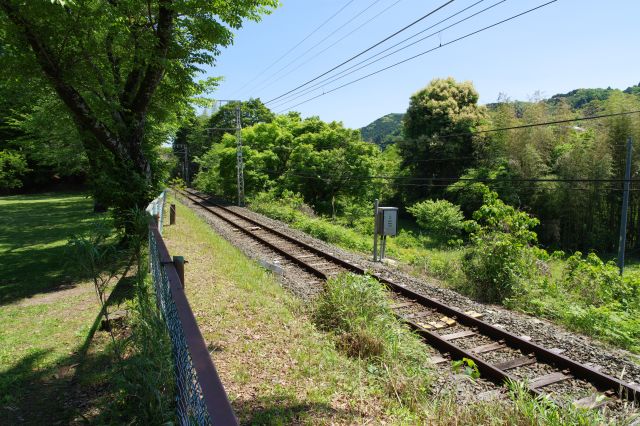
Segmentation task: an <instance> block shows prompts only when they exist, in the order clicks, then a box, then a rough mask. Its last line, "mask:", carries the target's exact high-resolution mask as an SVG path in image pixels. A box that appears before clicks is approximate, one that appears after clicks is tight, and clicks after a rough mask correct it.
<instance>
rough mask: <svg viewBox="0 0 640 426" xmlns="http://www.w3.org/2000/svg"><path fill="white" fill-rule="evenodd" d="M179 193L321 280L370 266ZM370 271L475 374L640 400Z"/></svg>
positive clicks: (581, 396) (580, 394)
mask: <svg viewBox="0 0 640 426" xmlns="http://www.w3.org/2000/svg"><path fill="white" fill-rule="evenodd" d="M181 194H182V195H183V196H185V197H186V198H188V199H189V200H191V201H192V202H193V203H196V204H198V205H199V206H200V207H202V208H203V209H205V210H207V211H208V212H210V213H212V214H214V215H215V216H217V217H218V218H220V219H222V220H223V221H224V222H226V223H228V224H229V225H230V226H232V227H233V228H234V229H237V230H238V231H240V232H243V233H245V234H246V235H249V236H250V237H251V238H253V239H254V240H256V241H258V242H259V243H260V244H263V245H265V246H267V247H268V248H270V249H271V250H273V251H275V252H277V253H278V254H280V255H281V256H282V257H283V258H284V259H287V261H289V262H291V263H294V264H296V265H297V266H299V267H300V268H303V269H305V270H307V271H308V272H310V273H311V274H313V275H315V276H316V277H318V278H319V279H320V280H321V281H324V280H327V279H329V278H331V277H334V276H336V275H338V274H339V273H341V272H345V271H348V272H352V273H356V274H369V273H368V271H366V270H365V269H363V268H361V267H360V266H358V265H357V264H355V263H352V262H349V261H345V260H342V259H340V258H338V257H336V256H334V255H333V254H331V253H327V252H325V251H323V250H320V249H318V248H316V247H313V246H311V245H309V244H307V243H305V242H303V241H300V240H298V239H296V238H294V237H292V236H290V235H287V234H285V233H283V232H281V231H278V230H276V229H273V228H271V227H270V226H268V225H266V224H264V223H261V222H259V221H256V220H254V219H251V218H249V217H247V216H245V215H243V214H240V213H238V212H236V211H234V210H232V209H229V208H227V207H225V206H223V205H221V204H218V203H215V202H211V201H209V200H208V199H207V198H206V197H203V196H202V195H200V194H198V193H196V192H194V191H188V192H183V191H181ZM369 275H371V276H373V277H375V278H376V279H377V280H378V281H380V282H382V283H384V284H385V285H386V286H387V287H388V288H389V289H390V290H391V291H392V294H393V299H394V301H393V304H392V308H393V309H394V311H395V312H396V315H397V316H398V317H399V318H401V319H402V320H403V321H404V322H406V323H407V324H408V325H409V326H410V327H411V328H412V329H414V330H415V332H416V333H417V334H419V335H420V336H421V337H422V338H423V339H424V340H425V341H426V342H427V343H428V344H430V345H431V346H433V347H434V348H436V349H437V350H439V351H440V352H441V353H442V354H446V355H448V356H449V357H450V358H451V359H462V358H467V359H470V360H473V362H475V364H476V365H477V366H478V370H479V372H480V374H481V375H482V376H483V377H485V378H486V379H489V380H491V381H493V382H494V383H496V384H503V383H505V381H507V380H526V381H527V382H528V383H529V391H530V392H531V393H532V394H534V395H540V394H542V393H545V394H549V395H550V396H551V397H552V398H553V399H554V400H556V401H561V400H562V401H564V403H566V402H572V403H574V404H576V405H578V406H583V407H591V408H595V407H600V406H604V405H610V406H611V407H612V409H613V406H614V405H616V404H619V403H622V402H623V401H625V400H626V401H631V402H634V403H635V404H636V405H639V404H640V388H638V387H636V386H634V385H630V384H628V383H625V382H623V381H621V380H619V379H617V378H615V377H611V376H609V375H606V374H604V373H602V372H600V371H598V368H597V367H592V366H588V365H585V364H582V363H579V362H576V361H574V360H572V359H570V358H568V357H565V356H563V355H562V354H561V352H562V351H561V350H555V349H547V348H545V347H542V346H540V345H537V344H535V343H533V342H531V341H530V340H531V339H530V338H528V337H526V336H516V335H515V334H512V333H509V332H508V331H506V330H503V329H502V328H499V327H496V326H494V325H492V324H489V323H487V322H484V321H482V319H481V318H480V317H481V316H480V315H479V314H477V313H475V312H462V311H460V310H458V309H456V308H453V307H450V306H447V305H446V304H443V303H441V302H439V301H437V300H435V299H431V298H428V297H425V296H423V295H421V294H418V293H416V292H413V291H411V290H409V289H408V288H406V287H405V286H404V285H402V284H399V283H395V282H393V281H392V280H390V279H387V278H385V277H384V276H382V274H375V273H373V274H369ZM446 360H447V359H446V358H442V359H440V360H439V361H446ZM439 361H438V360H436V363H437V362H439ZM561 403H562V402H561Z"/></svg>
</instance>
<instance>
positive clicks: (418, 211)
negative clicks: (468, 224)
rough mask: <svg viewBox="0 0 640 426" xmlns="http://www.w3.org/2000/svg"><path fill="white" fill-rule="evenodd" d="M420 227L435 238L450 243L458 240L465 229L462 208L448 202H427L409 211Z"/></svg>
mask: <svg viewBox="0 0 640 426" xmlns="http://www.w3.org/2000/svg"><path fill="white" fill-rule="evenodd" d="M407 211H409V213H411V214H412V215H413V216H414V217H415V218H416V221H417V222H418V225H420V227H422V228H423V229H425V230H426V231H428V232H430V233H431V234H432V235H433V236H434V237H435V238H437V239H439V240H442V241H448V240H454V241H455V240H457V239H458V237H459V236H460V234H461V233H462V231H463V230H464V227H465V220H464V215H463V214H462V211H461V210H460V207H459V206H457V205H455V204H452V203H450V202H449V201H447V200H435V201H434V200H426V201H422V202H419V203H416V204H414V205H413V206H411V207H409V208H408V209H407Z"/></svg>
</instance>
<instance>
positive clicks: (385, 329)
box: [312, 274, 431, 405]
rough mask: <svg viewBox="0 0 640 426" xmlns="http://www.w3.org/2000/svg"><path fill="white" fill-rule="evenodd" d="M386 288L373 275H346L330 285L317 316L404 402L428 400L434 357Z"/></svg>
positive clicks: (324, 327)
mask: <svg viewBox="0 0 640 426" xmlns="http://www.w3.org/2000/svg"><path fill="white" fill-rule="evenodd" d="M389 300H390V299H389V298H388V293H387V290H386V288H385V287H384V286H383V285H382V284H380V283H379V282H378V281H376V280H374V279H373V278H371V277H366V276H361V275H354V274H342V275H340V276H338V277H337V278H334V279H331V280H329V281H328V282H327V284H326V287H325V292H324V293H323V294H322V295H321V296H320V298H319V299H318V300H317V302H316V304H315V306H314V310H313V312H312V318H313V321H314V323H315V324H316V325H317V327H318V328H319V329H321V330H324V331H326V332H330V333H333V334H335V338H336V347H337V348H338V349H339V350H340V351H342V352H343V353H345V354H346V355H348V356H351V357H357V358H360V359H362V360H364V361H365V362H366V363H367V366H366V368H367V371H368V372H369V373H372V374H374V375H375V376H376V377H377V379H378V380H380V382H381V384H382V385H383V387H384V389H386V390H387V392H388V393H389V394H390V395H393V396H395V397H397V398H399V400H400V401H401V402H402V403H406V404H411V405H415V404H419V403H421V402H424V401H425V399H426V396H427V393H426V390H427V389H428V385H429V381H430V376H431V375H430V372H429V368H428V366H429V357H428V353H427V351H426V350H425V347H424V344H423V343H422V341H421V340H420V338H419V337H418V336H416V335H415V334H413V333H412V332H411V331H409V330H408V329H407V328H406V326H404V325H403V324H401V323H400V322H399V321H398V320H397V319H396V318H395V316H394V315H393V312H392V311H391V308H390V303H389Z"/></svg>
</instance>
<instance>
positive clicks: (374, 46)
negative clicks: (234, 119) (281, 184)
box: [266, 0, 557, 103]
mask: <svg viewBox="0 0 640 426" xmlns="http://www.w3.org/2000/svg"><path fill="white" fill-rule="evenodd" d="M454 1H455V0H449V1H447V2H446V3H444V4H442V5H440V6H438V7H437V8H435V9H433V10H432V11H430V12H429V13H427V14H426V15H423V16H421V17H420V18H418V19H416V20H415V21H413V22H412V23H410V24H408V25H406V26H404V27H403V28H401V29H399V30H398V31H396V32H395V33H393V34H391V35H389V36H387V37H385V38H384V39H382V40H380V41H379V42H377V43H375V44H374V45H372V46H369V47H368V48H366V49H364V50H363V51H361V52H360V53H357V54H355V55H354V56H352V57H351V58H349V59H347V60H346V61H344V62H342V63H340V64H339V65H336V66H335V67H333V68H331V69H330V70H329V71H325V72H324V73H322V74H320V75H318V76H316V77H314V78H312V79H311V80H309V81H307V82H305V83H303V84H302V85H300V86H298V87H296V88H294V89H292V90H290V91H288V92H286V93H284V94H282V95H280V96H277V97H275V98H273V99H270V100H269V101H267V102H266V103H269V102H272V101H275V100H277V99H280V98H281V97H283V96H285V95H288V94H289V93H291V92H293V91H294V90H298V89H299V88H300V87H303V86H306V85H307V84H309V83H312V82H314V81H316V80H317V79H319V78H321V77H324V76H325V75H327V74H328V73H330V72H332V71H334V70H336V69H338V68H340V67H341V66H343V65H344V64H347V63H349V62H351V61H353V60H354V59H356V58H358V57H360V56H362V55H364V54H365V53H367V52H368V51H370V50H371V49H374V48H376V47H378V46H380V45H381V44H382V43H384V42H386V41H387V40H389V39H391V38H393V37H395V36H397V35H398V34H400V33H402V32H403V31H406V30H408V29H409V28H411V27H412V26H414V25H415V24H417V23H419V22H421V21H423V20H425V19H426V18H428V17H429V16H431V15H433V14H434V13H436V12H438V11H439V10H440V9H442V8H444V7H446V6H448V5H449V4H451V3H453V2H454ZM554 1H557V0H554Z"/></svg>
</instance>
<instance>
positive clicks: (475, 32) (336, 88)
mask: <svg viewBox="0 0 640 426" xmlns="http://www.w3.org/2000/svg"><path fill="white" fill-rule="evenodd" d="M557 1H558V0H551V1H548V2H546V3H543V4H541V5H539V6H536V7H534V8H531V9H528V10H525V11H524V12H521V13H518V14H517V15H513V16H511V17H509V18H506V19H503V20H501V21H498V22H496V23H494V24H491V25H487V26H486V27H483V28H480V29H478V30H475V31H472V32H470V33H467V34H465V35H463V36H460V37H458V38H456V39H454V40H451V41H449V42H447V43H442V44H440V45H439V46H436V47H433V48H431V49H428V50H425V51H423V52H420V53H418V54H416V55H413V56H411V57H409V58H406V59H403V60H402V61H398V62H396V63H393V64H391V65H389V66H386V67H384V68H381V69H379V70H377V71H374V72H372V73H369V74H366V75H364V76H362V77H359V78H357V79H355V80H352V81H350V82H348V83H345V84H343V85H341V86H338V87H335V88H333V89H331V90H328V91H326V92H323V93H321V94H319V95H316V96H313V97H311V98H309V99H306V100H304V101H302V102H299V103H297V104H295V105H293V106H292V107H289V108H285V109H284V110H282V111H287V110H290V109H292V108H295V107H297V106H300V105H302V104H305V103H307V102H311V101H312V100H314V99H317V98H319V97H321V96H324V95H327V94H329V93H332V92H335V91H336V90H340V89H342V88H344V87H347V86H350V85H352V84H354V83H357V82H359V81H361V80H364V79H366V78H369V77H372V76H374V75H376V74H379V73H381V72H383V71H386V70H389V69H391V68H394V67H397V66H398V65H401V64H404V63H405V62H409V61H412V60H414V59H417V58H419V57H421V56H424V55H426V54H428V53H431V52H433V51H436V50H438V49H442V48H443V47H446V46H449V45H451V44H454V43H457V42H459V41H461V40H464V39H466V38H469V37H471V36H474V35H476V34H479V33H481V32H484V31H487V30H489V29H491V28H494V27H497V26H498V25H502V24H504V23H506V22H509V21H512V20H514V19H516V18H519V17H521V16H523V15H526V14H528V13H531V12H534V11H536V10H538V9H541V8H543V7H545V6H548V5H550V4H552V3H555V2H557ZM318 78H319V77H318ZM316 79H317V78H316ZM293 90H296V89H293ZM293 90H291V91H289V92H287V94H288V93H291V92H292V91H293ZM281 96H284V95H281ZM282 111H280V112H282Z"/></svg>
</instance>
